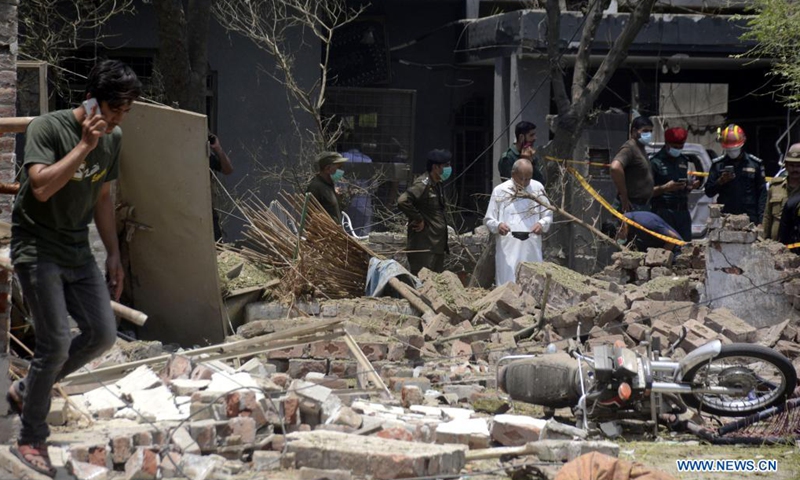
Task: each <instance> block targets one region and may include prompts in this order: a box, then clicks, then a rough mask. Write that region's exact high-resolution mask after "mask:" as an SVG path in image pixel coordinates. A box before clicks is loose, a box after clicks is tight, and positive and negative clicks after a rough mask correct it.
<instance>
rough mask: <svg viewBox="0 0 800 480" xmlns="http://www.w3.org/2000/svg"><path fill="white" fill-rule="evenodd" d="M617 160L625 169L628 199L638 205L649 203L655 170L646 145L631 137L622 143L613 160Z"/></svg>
mask: <svg viewBox="0 0 800 480" xmlns="http://www.w3.org/2000/svg"><path fill="white" fill-rule="evenodd" d="M614 160H616V161H618V162H619V163H621V164H622V168H624V169H625V187H626V189H627V190H628V200H630V201H631V203H635V204H637V205H647V203H648V202H649V201H650V197H652V196H653V186H654V183H653V170H652V168H651V167H650V160H648V159H647V153H646V152H645V150H644V147H643V146H642V145H641V144H640V143H639V142H638V141H637V140H636V139H633V138H632V139H630V140H628V141H627V142H625V143H624V144H623V145H622V148H620V149H619V152H617V155H616V156H615V157H614V159H613V160H612V162H613V161H614Z"/></svg>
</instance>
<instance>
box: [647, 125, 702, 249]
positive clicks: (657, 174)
mask: <svg viewBox="0 0 800 480" xmlns="http://www.w3.org/2000/svg"><path fill="white" fill-rule="evenodd" d="M687 136H688V132H687V131H686V130H685V129H683V128H680V127H676V128H670V129H668V130H667V131H666V132H664V142H665V145H664V147H663V148H662V149H661V150H659V151H658V153H656V154H655V155H654V156H653V158H651V159H650V164H651V166H652V169H653V183H654V184H655V188H653V198H652V200H651V205H652V207H653V213H655V214H656V215H658V216H659V217H661V218H662V219H664V221H666V222H667V224H668V225H669V226H670V227H672V228H674V229H675V230H676V231H677V232H678V233H679V234H680V236H681V238H682V239H683V240H684V241H687V242H689V241H691V240H692V216H691V215H690V214H689V203H688V198H689V192H690V191H692V190H693V189H695V188H698V187H700V181H699V180H694V181H692V182H690V181H689V159H688V158H686V156H685V155H683V154H682V153H681V150H682V149H683V145H684V144H685V143H686V137H687Z"/></svg>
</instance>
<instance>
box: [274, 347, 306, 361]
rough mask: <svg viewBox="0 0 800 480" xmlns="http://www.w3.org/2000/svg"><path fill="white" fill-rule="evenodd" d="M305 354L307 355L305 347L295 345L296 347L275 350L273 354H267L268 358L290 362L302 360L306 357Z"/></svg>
mask: <svg viewBox="0 0 800 480" xmlns="http://www.w3.org/2000/svg"><path fill="white" fill-rule="evenodd" d="M305 353H306V346H305V345H295V346H294V347H287V348H283V349H281V350H273V351H271V352H267V358H269V359H279V360H280V359H285V360H290V359H292V358H301V357H303V356H304V355H305Z"/></svg>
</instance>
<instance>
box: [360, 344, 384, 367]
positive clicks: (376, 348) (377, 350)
mask: <svg viewBox="0 0 800 480" xmlns="http://www.w3.org/2000/svg"><path fill="white" fill-rule="evenodd" d="M358 346H359V347H360V348H361V351H362V352H364V355H365V356H366V357H367V360H369V361H370V362H380V361H381V360H385V359H386V355H387V354H388V353H389V345H388V344H386V343H378V342H359V344H358Z"/></svg>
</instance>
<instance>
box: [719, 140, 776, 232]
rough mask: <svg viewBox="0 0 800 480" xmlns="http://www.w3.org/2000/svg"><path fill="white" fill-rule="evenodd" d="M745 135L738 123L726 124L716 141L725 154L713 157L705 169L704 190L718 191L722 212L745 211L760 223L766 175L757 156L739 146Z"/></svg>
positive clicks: (765, 193) (762, 214) (765, 192)
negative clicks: (707, 169)
mask: <svg viewBox="0 0 800 480" xmlns="http://www.w3.org/2000/svg"><path fill="white" fill-rule="evenodd" d="M746 141H747V137H746V136H745V134H744V130H742V128H741V127H740V126H738V125H733V124H731V125H728V126H727V127H725V129H724V130H723V131H722V132H721V133H720V136H719V142H720V145H722V148H723V149H724V150H725V154H724V155H722V156H721V157H718V158H715V159H714V161H713V164H712V165H711V170H710V171H709V172H708V181H707V182H706V188H705V192H706V195H707V196H709V197H713V196H714V195H719V197H717V203H721V204H723V207H722V213H730V214H734V215H735V214H741V213H746V214H747V216H748V217H750V221H751V222H753V223H754V224H756V225H760V224H761V220H762V218H763V216H764V207H765V206H766V204H767V189H766V178H765V175H764V165H763V164H762V163H761V159H760V158H758V157H756V156H754V155H750V154H749V153H747V152H745V151H744V150H743V147H744V144H745V142H746Z"/></svg>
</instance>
